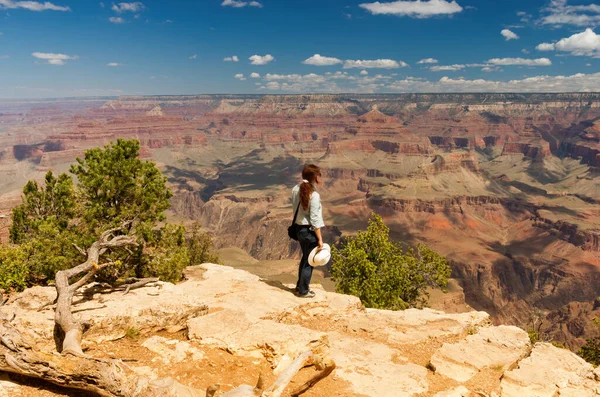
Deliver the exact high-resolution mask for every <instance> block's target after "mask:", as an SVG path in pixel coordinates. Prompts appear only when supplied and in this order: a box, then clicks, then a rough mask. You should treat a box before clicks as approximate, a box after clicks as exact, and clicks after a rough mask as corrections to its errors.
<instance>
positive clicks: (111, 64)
mask: <svg viewBox="0 0 600 397" xmlns="http://www.w3.org/2000/svg"><path fill="white" fill-rule="evenodd" d="M106 66H110V67H113V68H114V67H117V66H123V64H122V63H117V62H110V63H107V64H106Z"/></svg>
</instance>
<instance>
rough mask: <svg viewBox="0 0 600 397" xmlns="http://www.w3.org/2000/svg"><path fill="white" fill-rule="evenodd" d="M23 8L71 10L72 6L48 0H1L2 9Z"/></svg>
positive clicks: (31, 9) (0, 6) (32, 9)
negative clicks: (41, 0) (60, 4)
mask: <svg viewBox="0 0 600 397" xmlns="http://www.w3.org/2000/svg"><path fill="white" fill-rule="evenodd" d="M15 8H23V9H26V10H29V11H47V10H50V11H71V8H70V7H67V6H58V5H56V4H53V3H50V2H48V1H46V2H44V3H40V2H37V1H14V0H0V9H15Z"/></svg>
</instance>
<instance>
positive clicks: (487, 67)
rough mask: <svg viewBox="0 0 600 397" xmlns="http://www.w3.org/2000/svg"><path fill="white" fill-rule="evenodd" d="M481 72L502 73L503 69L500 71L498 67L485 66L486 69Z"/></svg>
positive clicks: (483, 68)
mask: <svg viewBox="0 0 600 397" xmlns="http://www.w3.org/2000/svg"><path fill="white" fill-rule="evenodd" d="M481 71H482V72H488V73H489V72H501V71H502V69H500V68H499V67H497V66H484V67H482V68H481Z"/></svg>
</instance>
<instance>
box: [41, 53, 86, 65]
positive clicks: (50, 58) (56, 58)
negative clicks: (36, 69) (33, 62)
mask: <svg viewBox="0 0 600 397" xmlns="http://www.w3.org/2000/svg"><path fill="white" fill-rule="evenodd" d="M31 56H33V57H34V58H37V59H43V60H44V61H47V63H48V64H50V65H64V64H65V61H70V60H75V59H77V58H79V57H78V56H77V55H65V54H53V53H48V52H34V53H33V54H31Z"/></svg>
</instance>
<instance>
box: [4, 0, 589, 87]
mask: <svg viewBox="0 0 600 397" xmlns="http://www.w3.org/2000/svg"><path fill="white" fill-rule="evenodd" d="M598 25H600V2H598V3H594V2H593V1H590V0H526V1H522V0H521V1H517V0H493V1H492V0H454V1H453V0H421V1H415V0H406V1H404V0H401V1H388V0H382V1H379V2H377V1H369V0H359V1H356V0H260V1H252V0H196V1H191V0H189V1H180V0H170V1H159V0H146V1H141V2H115V3H113V2H108V1H104V2H99V1H95V0H93V1H92V0H77V1H75V0H52V1H49V2H45V1H42V2H36V1H19V0H0V32H1V33H2V34H0V98H34V97H63V96H96V95H103V96H104V95H107V96H112V95H150V94H200V93H303V92H323V93H328V92H365V93H369V92H375V93H377V92H481V91H501V92H507V91H512V92H514V91H524V92H527V91H548V92H554V91H600V73H599V72H600V69H599V66H600V59H599V58H600V28H599V27H598ZM596 32H598V34H597V33H596ZM317 54H318V55H317Z"/></svg>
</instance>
